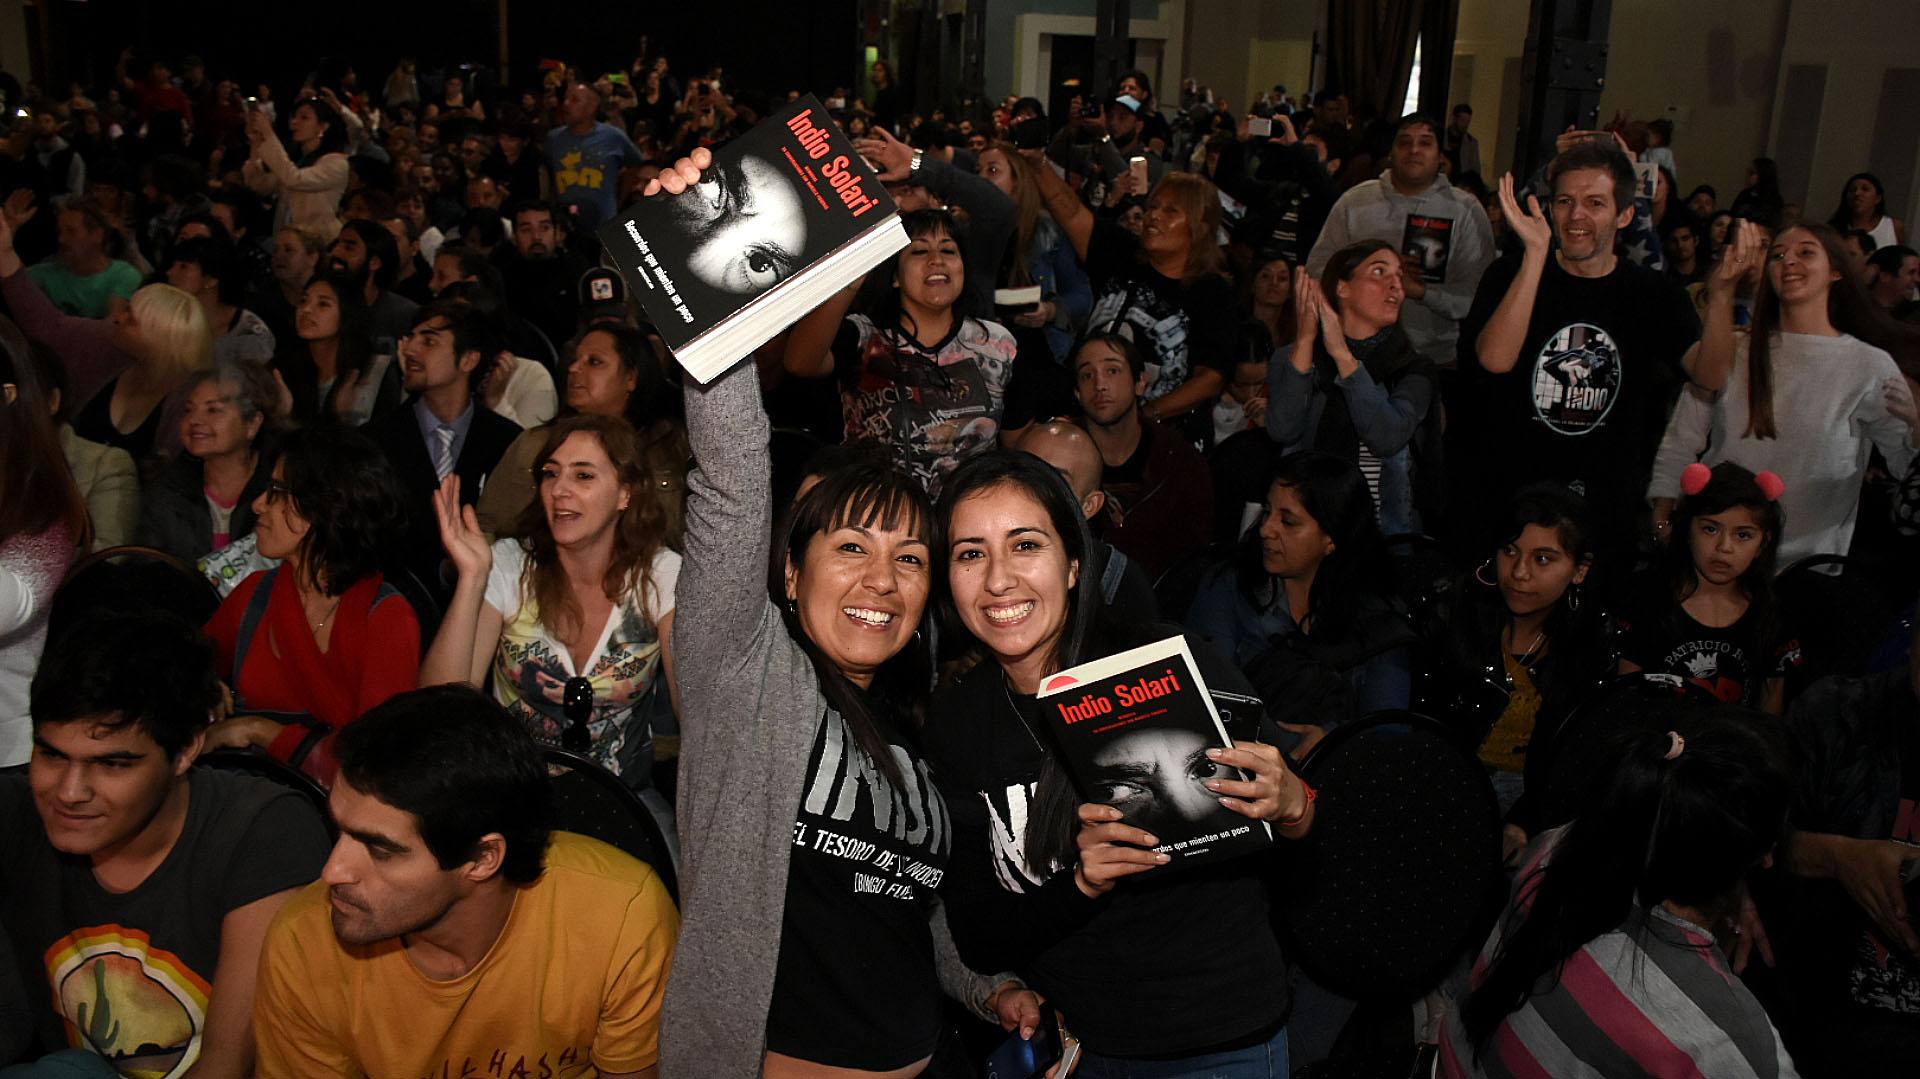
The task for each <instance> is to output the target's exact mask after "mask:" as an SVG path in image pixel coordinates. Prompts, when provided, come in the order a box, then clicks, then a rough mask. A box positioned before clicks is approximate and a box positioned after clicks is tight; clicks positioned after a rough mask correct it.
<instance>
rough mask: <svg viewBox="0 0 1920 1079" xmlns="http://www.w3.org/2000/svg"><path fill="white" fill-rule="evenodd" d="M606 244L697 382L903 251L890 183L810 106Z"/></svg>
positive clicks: (781, 119) (608, 236)
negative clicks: (888, 185)
mask: <svg viewBox="0 0 1920 1079" xmlns="http://www.w3.org/2000/svg"><path fill="white" fill-rule="evenodd" d="M599 235H600V242H601V243H602V244H604V245H605V246H606V251H607V255H608V257H609V258H610V259H611V260H612V262H613V265H614V266H615V267H616V268H617V269H618V270H619V271H620V274H621V276H623V277H625V278H626V280H627V286H628V287H629V288H630V289H632V291H633V295H634V298H636V299H638V300H639V301H640V306H641V307H642V308H644V309H645V310H646V312H647V318H648V319H649V320H650V321H651V322H652V323H653V325H654V327H655V328H656V329H658V330H659V331H660V336H661V337H662V338H663V339H664V340H665V341H666V343H667V347H668V348H670V349H672V350H673V354H674V357H675V358H676V359H678V360H679V361H680V366H681V367H682V368H684V369H685V370H686V372H687V373H688V374H690V375H692V376H693V377H694V378H696V379H699V380H700V381H701V382H709V381H712V379H713V378H714V376H716V375H718V374H720V373H721V372H722V371H725V370H726V369H727V368H729V367H732V366H733V365H734V363H735V362H736V361H739V360H741V359H744V358H745V357H746V356H747V355H748V353H750V352H752V351H753V350H754V349H756V348H759V347H760V346H761V345H763V344H765V343H766V342H767V341H768V340H769V339H770V338H772V337H773V335H774V334H776V333H779V332H780V331H781V330H783V329H785V328H787V327H788V326H790V325H792V324H793V323H794V321H795V320H797V319H799V318H800V316H802V315H804V314H806V313H807V312H809V311H812V310H813V309H814V308H816V307H818V306H820V304H821V303H823V302H825V301H826V299H827V298H828V297H830V296H832V295H833V294H834V293H836V292H838V291H840V290H841V289H843V288H845V287H846V286H848V285H850V284H852V283H853V282H855V281H857V280H859V279H860V278H861V277H862V276H864V275H865V274H866V273H867V271H869V270H871V269H873V268H874V267H875V266H877V265H879V264H880V263H881V262H883V261H885V260H886V259H887V257H888V256H890V255H892V254H893V253H894V252H896V251H898V250H900V249H901V248H903V247H905V246H906V245H907V233H906V230H905V229H903V228H901V227H900V217H899V213H898V210H897V207H895V206H894V203H893V199H892V198H891V197H890V196H888V194H887V192H886V188H885V187H883V186H882V185H881V183H880V178H879V177H878V176H876V175H875V174H874V171H873V169H872V168H870V167H869V166H868V165H867V163H866V161H865V159H863V158H862V157H861V156H860V155H859V154H857V153H855V152H854V149H853V142H852V141H851V140H850V139H848V138H847V136H846V134H845V133H844V132H842V131H841V130H840V128H839V125H837V124H835V123H834V122H833V119H832V117H830V116H828V115H827V110H826V108H825V107H824V106H822V105H821V104H820V102H819V101H818V100H816V99H815V98H814V97H813V96H812V95H808V96H806V97H803V98H801V99H800V100H798V101H796V102H794V103H792V104H791V105H789V106H787V108H786V109H784V110H782V111H781V112H779V113H777V114H775V115H774V116H771V117H769V118H768V119H766V120H764V121H762V122H761V123H759V124H757V125H755V126H754V128H753V130H751V131H748V132H747V133H746V134H744V135H741V136H740V137H739V138H736V139H734V140H733V141H731V142H729V143H727V144H726V145H725V146H722V147H721V148H720V149H719V150H717V151H715V152H714V155H713V164H712V166H711V167H709V168H708V169H707V170H706V171H705V172H703V173H701V175H700V182H699V183H697V184H695V185H694V186H692V187H690V188H688V189H687V190H686V191H685V192H682V193H681V194H678V195H668V194H660V195H655V196H653V197H651V198H643V199H641V200H640V201H639V202H637V203H635V204H634V205H633V206H632V207H630V208H629V209H628V210H627V212H626V213H624V214H621V215H620V216H619V217H617V218H615V219H613V220H612V221H609V222H607V223H606V224H604V225H602V226H600V233H599Z"/></svg>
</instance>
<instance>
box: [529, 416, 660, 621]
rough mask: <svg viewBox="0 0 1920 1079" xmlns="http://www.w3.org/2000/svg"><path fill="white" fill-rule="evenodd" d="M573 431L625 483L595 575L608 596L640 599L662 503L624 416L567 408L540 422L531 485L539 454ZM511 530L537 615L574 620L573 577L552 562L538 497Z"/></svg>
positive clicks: (649, 588) (554, 553) (544, 456)
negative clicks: (622, 503)
mask: <svg viewBox="0 0 1920 1079" xmlns="http://www.w3.org/2000/svg"><path fill="white" fill-rule="evenodd" d="M575 433H583V434H586V435H590V436H592V438H593V440H594V441H595V442H598V443H599V444H600V449H601V450H602V451H603V452H605V453H606V455H607V460H609V461H611V462H612V463H613V470H614V473H615V477H616V479H617V480H618V481H619V483H620V484H621V486H623V487H625V488H627V491H628V498H627V508H626V509H625V510H623V511H621V513H620V516H619V518H618V520H617V521H616V522H615V524H614V529H613V557H612V558H611V559H609V560H608V562H607V571H606V575H605V576H603V577H602V578H601V579H600V581H599V582H598V583H599V585H600V590H601V591H602V592H604V593H605V594H606V595H607V596H608V597H610V598H611V597H617V596H625V595H628V594H635V595H637V596H638V597H639V598H640V600H641V607H642V609H644V608H645V607H646V606H647V601H648V600H650V599H651V598H652V596H653V592H654V589H655V587H656V586H655V583H654V580H653V572H652V568H653V559H654V556H655V555H657V554H659V553H660V548H661V547H662V546H664V545H665V542H666V531H667V510H666V507H665V506H663V505H661V503H660V498H659V495H658V489H657V488H656V487H655V486H654V484H653V476H652V473H651V472H650V471H649V470H648V468H647V461H646V457H645V454H644V453H643V451H642V450H641V447H640V437H639V435H638V434H636V433H635V432H634V429H633V427H632V426H631V425H629V424H628V423H627V421H626V420H623V419H621V418H620V417H618V416H588V415H573V416H568V417H567V418H565V419H563V420H559V421H558V422H556V423H553V424H551V425H549V426H548V427H547V440H546V443H545V445H543V446H541V447H540V453H539V455H538V456H536V457H535V458H534V460H533V486H534V489H535V490H536V491H538V490H539V488H540V482H541V475H542V473H543V472H544V471H545V469H546V465H547V462H548V461H549V460H551V459H552V458H553V455H554V454H556V453H558V452H560V444H561V443H563V442H565V441H566V440H567V439H568V438H570V437H571V436H573V435H574V434H575ZM513 535H514V537H515V538H517V539H518V540H519V541H520V545H521V546H522V547H524V548H526V550H527V553H528V555H529V557H528V558H527V564H526V568H525V570H523V571H522V572H523V583H524V584H525V585H526V590H527V592H528V594H530V595H532V596H533V601H534V604H535V605H536V606H538V607H539V609H540V621H541V623H542V624H543V625H545V626H546V627H547V628H548V629H551V630H553V631H555V633H556V634H558V635H560V636H563V637H564V636H568V635H571V634H572V633H573V632H575V631H577V630H578V629H579V628H580V620H581V612H580V601H579V600H578V599H576V598H574V589H573V583H572V582H571V581H569V580H568V579H567V573H566V570H565V569H564V568H563V567H562V566H561V565H560V556H559V546H558V544H556V543H555V542H554V538H553V524H552V522H550V521H548V520H547V508H546V504H545V503H544V502H542V501H541V500H540V499H539V498H537V497H536V498H534V499H533V500H532V501H530V502H528V503H527V507H526V508H525V509H524V510H521V511H520V517H519V519H518V520H517V521H516V522H515V524H514V530H513Z"/></svg>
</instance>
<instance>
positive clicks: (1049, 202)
mask: <svg viewBox="0 0 1920 1079" xmlns="http://www.w3.org/2000/svg"><path fill="white" fill-rule="evenodd" d="M1022 152H1023V153H1025V154H1026V157H1027V161H1028V163H1029V164H1031V165H1032V166H1033V167H1032V169H1031V170H1030V171H1031V172H1032V173H1033V178H1034V182H1035V183H1037V184H1039V186H1040V201H1041V202H1042V203H1044V204H1045V205H1046V207H1047V213H1049V214H1052V215H1053V219H1054V221H1055V222H1057V223H1059V225H1060V230H1061V231H1062V232H1065V233H1066V234H1067V242H1068V243H1070V244H1072V245H1073V253H1074V254H1075V255H1076V256H1078V257H1079V259H1080V261H1081V262H1085V261H1087V246H1088V245H1089V244H1091V243H1092V242H1093V211H1092V210H1089V209H1088V208H1087V204H1086V203H1084V202H1081V201H1080V196H1079V195H1076V194H1074V192H1073V188H1071V187H1068V186H1067V182H1066V181H1065V180H1062V179H1061V178H1060V177H1059V176H1057V175H1055V174H1054V171H1053V166H1052V165H1049V164H1047V159H1046V158H1045V157H1044V156H1043V155H1042V154H1041V153H1040V151H1038V150H1030V151H1022Z"/></svg>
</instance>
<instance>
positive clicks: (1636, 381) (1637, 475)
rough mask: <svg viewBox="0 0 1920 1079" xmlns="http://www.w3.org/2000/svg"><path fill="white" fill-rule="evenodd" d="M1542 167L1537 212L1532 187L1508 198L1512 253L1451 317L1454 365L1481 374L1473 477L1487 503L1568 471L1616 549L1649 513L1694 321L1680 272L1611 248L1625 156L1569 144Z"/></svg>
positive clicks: (1621, 220)
mask: <svg viewBox="0 0 1920 1079" xmlns="http://www.w3.org/2000/svg"><path fill="white" fill-rule="evenodd" d="M1547 175H1548V177H1549V179H1548V183H1549V184H1550V185H1551V190H1552V196H1551V201H1550V203H1549V206H1548V208H1547V211H1546V212H1545V213H1542V212H1541V210H1540V207H1539V205H1538V202H1537V200H1534V199H1532V198H1531V197H1529V199H1528V202H1529V203H1530V204H1531V205H1530V206H1529V207H1527V208H1521V207H1518V206H1508V207H1506V217H1507V227H1508V228H1509V229H1511V230H1512V231H1513V232H1514V233H1515V234H1516V235H1518V236H1519V237H1520V239H1521V241H1522V243H1523V245H1524V247H1523V251H1522V254H1521V256H1520V257H1519V258H1513V257H1509V258H1506V259H1503V260H1502V261H1500V262H1498V263H1495V264H1494V266H1493V267H1492V268H1490V269H1489V270H1488V271H1487V273H1486V276H1485V277H1484V278H1482V279H1481V282H1480V291H1479V292H1478V294H1476V295H1475V296H1474V300H1473V308H1472V310H1471V311H1469V312H1468V314H1467V317H1466V319H1465V320H1464V321H1463V322H1462V323H1461V327H1460V328H1461V334H1460V350H1461V367H1462V369H1463V370H1471V369H1472V368H1473V361H1474V360H1475V359H1477V361H1478V369H1479V371H1480V372H1482V373H1484V375H1485V376H1486V381H1485V384H1484V386H1483V387H1482V389H1481V391H1480V393H1479V394H1478V395H1477V397H1478V398H1479V405H1478V407H1479V408H1480V409H1481V410H1483V412H1484V415H1483V416H1481V417H1479V419H1480V420H1484V422H1476V423H1474V424H1471V425H1470V426H1471V427H1473V428H1475V429H1476V432H1477V434H1478V435H1479V436H1480V438H1481V441H1480V443H1479V445H1478V446H1477V447H1473V448H1472V449H1473V450H1477V453H1474V454H1473V459H1474V460H1475V461H1476V462H1477V464H1478V469H1477V479H1476V482H1475V489H1477V490H1478V491H1480V492H1481V493H1482V494H1483V495H1484V496H1486V497H1489V498H1491V499H1494V500H1495V501H1493V502H1490V503H1487V504H1486V506H1483V507H1481V508H1482V509H1485V508H1486V507H1487V506H1492V505H1498V504H1499V501H1498V500H1501V499H1504V497H1505V496H1506V495H1507V494H1508V493H1510V492H1512V491H1513V490H1514V489H1516V488H1517V487H1519V486H1520V485H1522V484H1524V483H1527V482H1530V481H1534V480H1554V481H1558V482H1561V483H1566V484H1568V485H1569V486H1571V487H1574V488H1575V489H1577V490H1578V491H1579V492H1580V493H1581V494H1583V495H1584V496H1585V497H1586V499H1587V502H1588V506H1589V511H1590V513H1591V514H1592V517H1593V520H1594V522H1595V524H1596V526H1598V528H1599V529H1600V532H1601V535H1602V539H1603V541H1604V542H1605V543H1606V544H1607V545H1609V546H1614V547H1619V546H1621V545H1624V544H1626V543H1628V542H1630V541H1631V540H1632V539H1633V538H1634V534H1633V533H1632V531H1630V530H1631V529H1632V528H1633V526H1634V525H1635V523H1636V522H1638V521H1641V520H1642V519H1643V518H1644V515H1645V513H1646V509H1647V507H1646V502H1645V498H1644V495H1645V491H1646V488H1647V477H1648V474H1649V472H1650V471H1651V468H1652V459H1653V451H1654V449H1655V447H1656V445H1657V444H1658V442H1659V438H1660V433H1661V431H1662V430H1663V429H1664V426H1665V423H1666V415H1667V408H1668V406H1669V405H1670V404H1671V403H1672V400H1673V394H1674V392H1675V391H1676V390H1677V388H1678V387H1679V386H1680V384H1681V383H1682V382H1684V381H1685V379H1686V375H1685V373H1684V369H1683V363H1684V361H1685V360H1686V359H1687V356H1688V353H1689V350H1690V349H1691V348H1692V347H1693V345H1694V343H1695V342H1696V341H1697V340H1699V338H1700V319H1699V318H1698V316H1696V315H1695V314H1694V310H1693V305H1692V304H1691V303H1689V302H1688V300H1687V295H1686V293H1685V291H1683V290H1682V289H1681V288H1680V286H1679V285H1678V284H1676V283H1675V282H1673V281H1672V280H1670V279H1668V278H1667V277H1666V276H1665V275H1664V274H1662V273H1660V272H1658V271H1655V270H1649V269H1646V268H1644V267H1642V266H1638V265H1635V264H1634V263H1632V262H1630V261H1628V260H1627V259H1625V258H1623V257H1621V256H1620V255H1619V254H1618V253H1616V251H1615V248H1614V239H1615V237H1616V235H1617V234H1618V233H1619V232H1620V230H1621V229H1624V228H1625V227H1626V226H1627V224H1628V223H1629V222H1630V221H1631V220H1632V219H1633V212H1634V206H1633V189H1634V175H1633V166H1632V165H1631V164H1630V163H1629V162H1628V160H1627V157H1626V155H1625V154H1623V153H1621V152H1620V151H1619V150H1617V149H1614V148H1612V147H1609V146H1605V145H1601V144H1599V143H1597V142H1592V141H1586V142H1580V143H1576V144H1575V145H1574V146H1573V147H1571V148H1570V149H1568V150H1567V151H1565V152H1564V153H1562V154H1560V155H1559V156H1558V157H1556V158H1554V160H1553V163H1552V164H1551V165H1550V166H1549V167H1548V172H1547ZM1504 184H1505V181H1503V189H1502V198H1503V200H1505V201H1506V202H1507V203H1512V196H1511V194H1510V192H1509V191H1507V190H1506V188H1505V186H1504ZM1460 426H1461V425H1460V424H1458V423H1456V424H1454V427H1455V429H1456V430H1457V429H1459V428H1460ZM1462 445H1463V447H1464V443H1463V444H1462ZM1470 520H1474V521H1484V520H1486V515H1485V513H1484V512H1481V513H1478V514H1477V515H1476V516H1475V517H1473V518H1470Z"/></svg>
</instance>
